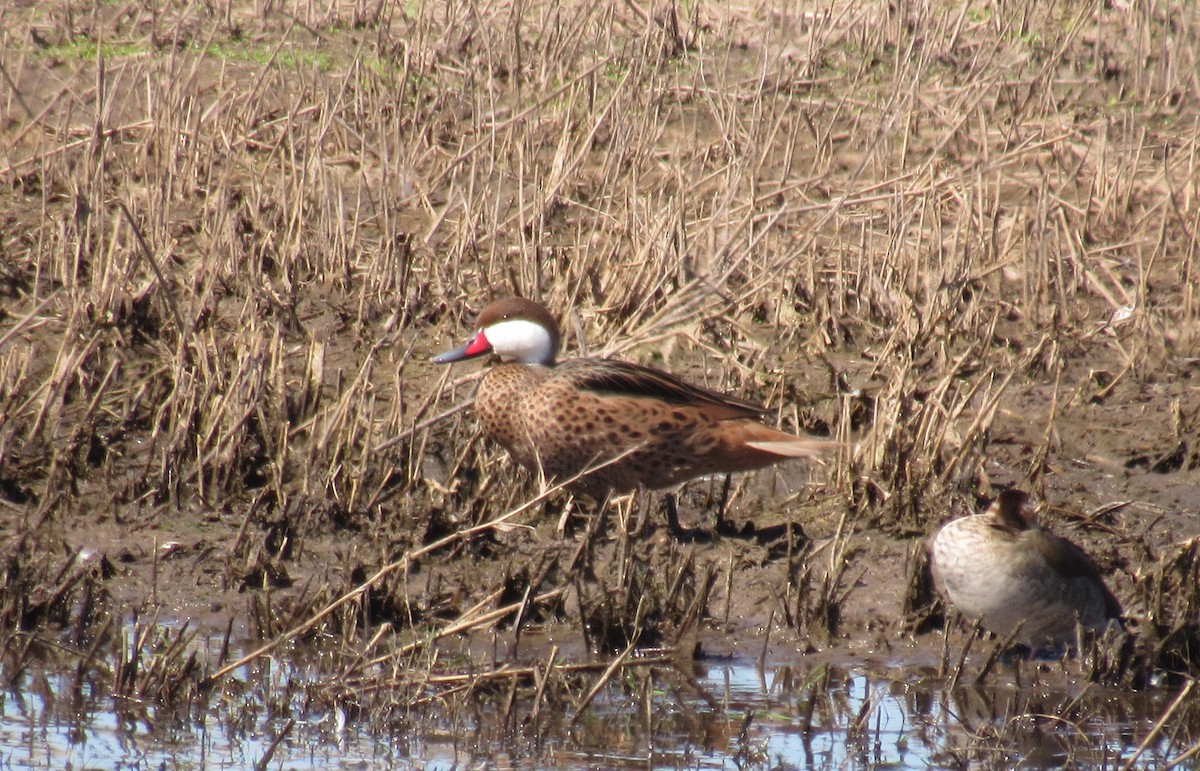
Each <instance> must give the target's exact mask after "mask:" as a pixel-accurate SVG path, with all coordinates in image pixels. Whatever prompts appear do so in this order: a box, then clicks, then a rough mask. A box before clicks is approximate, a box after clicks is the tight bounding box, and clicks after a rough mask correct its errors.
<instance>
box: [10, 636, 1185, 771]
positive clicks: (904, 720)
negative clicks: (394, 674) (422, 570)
mask: <svg viewBox="0 0 1200 771" xmlns="http://www.w3.org/2000/svg"><path fill="white" fill-rule="evenodd" d="M5 674H6V675H7V676H9V677H12V673H8V672H6V673H5ZM1012 674H1013V673H1012V672H1006V671H1003V670H1001V671H998V672H996V673H994V674H993V676H992V678H991V680H990V682H991V685H990V686H989V687H987V688H971V687H960V688H956V689H955V690H954V691H953V692H952V693H951V692H949V691H947V690H946V688H945V683H944V680H942V679H940V678H937V677H934V676H932V674H931V673H930V672H929V671H928V670H927V669H926V668H923V667H917V666H913V665H912V662H908V663H907V664H906V663H905V662H897V663H896V664H895V665H894V666H880V665H878V664H871V665H868V664H867V663H866V662H861V663H855V662H848V663H846V664H840V663H839V664H838V665H828V664H810V663H808V662H807V661H805V660H804V659H803V658H801V660H800V661H799V662H797V663H793V664H790V665H783V664H778V663H776V664H773V665H770V666H767V667H766V668H764V669H760V668H759V667H758V666H757V664H756V662H754V661H745V660H730V661H721V662H714V663H709V664H700V665H696V666H695V667H694V668H693V669H692V670H691V671H688V672H683V671H680V670H679V669H676V668H673V667H656V668H653V669H651V668H645V669H640V670H639V669H633V670H630V673H629V676H627V677H623V678H622V677H618V678H615V679H614V682H613V683H612V684H610V685H609V686H607V687H606V688H605V690H604V691H603V692H602V693H601V694H600V695H599V696H598V697H597V699H596V700H595V701H594V702H593V703H592V705H591V707H590V708H589V709H588V710H587V711H586V712H584V713H583V714H582V715H580V717H579V719H578V720H577V721H576V722H575V723H574V724H571V723H569V721H567V720H566V719H565V713H564V710H565V708H562V709H557V713H556V714H555V715H553V716H552V717H551V719H549V720H547V721H544V722H543V723H541V724H540V725H541V727H540V729H539V731H538V732H537V736H531V735H530V732H529V731H528V730H522V729H521V728H515V729H514V727H515V726H522V725H526V726H527V725H528V724H527V723H526V722H525V719H526V718H527V716H528V715H527V712H525V711H522V710H527V708H528V705H527V704H524V703H522V702H521V701H520V700H517V701H516V702H514V705H515V706H514V710H515V711H518V712H520V714H517V715H516V718H515V720H512V721H508V720H505V719H504V718H503V717H502V716H500V715H499V714H498V712H497V710H498V708H497V707H496V706H495V704H496V702H498V701H500V700H492V701H489V700H486V699H481V700H480V701H479V702H478V705H477V706H476V708H475V709H473V710H472V709H457V710H455V711H454V714H453V715H452V716H451V715H448V714H446V713H444V712H443V713H439V712H438V711H437V710H436V709H433V708H431V709H429V710H428V711H426V712H422V713H417V712H414V711H411V710H406V711H405V714H404V716H403V717H402V719H400V720H398V721H393V722H392V723H391V724H390V725H391V726H392V727H391V728H380V727H379V724H378V722H373V721H371V720H366V719H363V720H355V719H352V718H349V717H348V716H347V711H346V710H344V709H342V708H340V707H335V708H329V707H328V706H324V707H321V708H313V707H310V706H309V705H310V704H311V703H313V700H311V699H310V698H309V697H308V696H307V691H306V687H307V686H308V685H309V684H311V683H315V682H317V681H318V679H319V675H318V674H317V668H316V667H314V666H313V665H312V663H311V660H310V662H309V663H307V664H304V665H280V662H279V660H271V661H267V662H263V663H262V664H261V665H259V666H256V667H255V668H253V669H250V668H247V669H246V670H245V671H242V672H239V673H236V674H235V676H233V677H232V678H231V680H230V684H231V687H228V688H225V689H223V690H222V691H220V692H219V693H216V694H213V695H212V696H211V697H210V698H209V699H208V700H207V701H206V702H205V703H204V704H196V705H193V707H194V708H193V709H190V710H189V709H186V708H185V709H183V710H181V711H182V712H185V713H186V714H182V715H181V714H179V713H178V712H172V713H164V712H156V711H155V710H154V709H153V708H152V707H150V706H148V705H145V704H140V703H136V702H132V701H121V700H114V699H113V698H112V697H111V696H109V695H107V694H108V692H109V689H108V688H106V686H105V683H104V682H101V681H100V680H101V679H102V678H94V679H92V680H84V681H83V686H82V687H79V688H77V687H76V685H75V683H76V682H78V681H77V680H76V678H75V676H74V673H73V672H51V671H47V670H41V669H38V668H36V667H30V668H29V669H28V670H26V671H23V672H22V673H20V674H18V675H17V676H16V677H15V680H13V681H12V684H11V687H10V688H9V689H8V690H6V691H4V692H3V693H0V747H2V748H3V749H0V767H2V768H76V769H78V768H126V769H142V768H145V769H158V768H167V769H225V768H248V767H254V766H255V764H256V763H258V762H259V761H260V760H261V759H262V758H264V756H266V755H267V753H268V752H269V748H270V747H271V745H272V743H273V741H274V740H275V738H276V737H277V735H278V733H279V732H280V731H281V730H283V729H284V727H285V726H287V725H288V723H289V721H290V720H294V723H293V724H292V725H291V727H290V729H289V730H288V732H287V735H286V737H285V738H284V739H283V740H282V741H281V742H279V745H278V747H277V748H276V749H275V751H274V754H273V755H272V756H271V759H270V762H269V763H268V764H267V767H269V768H288V769H293V768H295V769H303V768H346V769H375V768H397V767H399V768H406V767H412V768H416V767H420V768H432V769H450V768H456V767H462V766H470V767H479V766H486V767H488V768H506V767H531V766H550V765H552V766H555V767H563V768H597V767H624V766H637V767H642V768H645V767H651V768H739V767H740V768H747V767H750V768H780V767H782V768H803V769H840V768H863V767H895V768H938V767H960V766H962V765H964V764H971V765H983V766H989V765H995V766H1014V765H1017V764H1018V763H1019V764H1020V765H1021V767H1024V768H1058V767H1061V766H1062V765H1063V764H1064V763H1066V762H1070V761H1073V762H1076V763H1078V764H1080V765H1085V766H1089V767H1119V766H1120V765H1122V764H1123V763H1124V762H1125V761H1126V760H1128V759H1129V758H1130V757H1132V755H1133V753H1134V752H1135V750H1136V749H1137V747H1138V745H1139V744H1140V743H1141V742H1142V740H1143V739H1144V738H1145V736H1146V735H1147V734H1148V733H1149V731H1150V728H1151V727H1152V725H1153V723H1154V721H1155V719H1156V718H1157V716H1158V715H1159V714H1161V713H1162V711H1163V710H1165V709H1166V708H1167V706H1168V705H1169V704H1170V703H1171V701H1172V699H1173V698H1174V694H1172V693H1169V692H1166V691H1158V692H1148V693H1143V694H1128V693H1125V694H1119V693H1115V692H1112V691H1109V690H1105V689H1100V688H1074V687H1067V688H1062V687H1052V686H1050V685H1048V684H1046V683H1041V684H1039V683H1034V684H1032V685H1026V686H1024V687H1022V688H1016V687H1013V685H1012V683H1013V679H1014V678H1013V677H1012V676H1011V675H1012ZM1025 677H1026V678H1028V673H1025ZM1034 679H1036V678H1034ZM321 703H322V704H326V705H327V702H321ZM439 703H440V702H438V701H437V700H435V701H434V702H431V704H432V705H433V706H434V707H436V706H437V705H438V704H439ZM565 711H571V710H565ZM1188 720H1190V721H1192V725H1190V726H1188V725H1186V722H1187V721H1188ZM1195 722H1196V716H1195V710H1194V709H1193V710H1191V712H1190V713H1188V715H1187V716H1185V718H1184V721H1183V723H1180V724H1176V725H1175V728H1174V730H1176V731H1180V733H1179V735H1178V736H1175V735H1174V734H1172V736H1171V737H1168V736H1166V735H1164V736H1163V737H1162V738H1160V739H1159V740H1157V741H1156V742H1152V743H1151V745H1150V746H1149V748H1148V749H1147V750H1146V751H1144V752H1143V754H1142V755H1141V756H1140V758H1139V759H1138V761H1137V763H1136V765H1137V766H1138V767H1143V768H1159V767H1162V766H1163V765H1164V763H1165V762H1166V761H1167V760H1168V759H1169V758H1171V757H1175V756H1177V755H1178V754H1179V753H1181V752H1182V751H1183V750H1184V749H1186V747H1187V741H1188V740H1187V739H1186V738H1184V737H1189V736H1190V737H1192V739H1191V741H1195V737H1196V736H1197V731H1196V730H1195V728H1196V726H1195V725H1194V723H1195ZM397 726H400V727H397ZM1165 733H1169V732H1164V734H1165Z"/></svg>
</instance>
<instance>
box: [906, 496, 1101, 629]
mask: <svg viewBox="0 0 1200 771" xmlns="http://www.w3.org/2000/svg"><path fill="white" fill-rule="evenodd" d="M930 555H931V558H932V564H931V567H932V570H933V577H934V582H935V584H936V585H937V587H938V589H939V590H940V591H941V593H942V595H943V596H945V597H946V598H947V599H949V601H950V602H951V603H953V604H954V606H955V607H956V608H958V610H959V611H960V612H961V613H963V615H965V616H969V617H971V618H976V619H979V621H980V623H981V625H982V626H983V627H984V628H985V629H987V630H989V631H991V632H995V633H996V634H998V635H1000V636H1002V637H1008V636H1009V635H1011V634H1013V632H1014V631H1016V630H1018V628H1019V631H1017V636H1016V638H1015V639H1016V641H1017V642H1020V643H1023V644H1024V645H1027V646H1029V647H1031V648H1035V649H1037V648H1041V647H1045V646H1051V647H1052V646H1059V645H1068V646H1069V645H1071V644H1073V643H1074V642H1075V639H1076V632H1075V628H1076V624H1077V623H1078V624H1079V625H1081V626H1082V627H1083V628H1084V629H1086V630H1090V631H1095V632H1102V631H1103V630H1104V629H1105V627H1107V626H1108V625H1109V624H1110V623H1116V624H1117V625H1118V626H1119V625H1120V616H1121V606H1120V604H1119V603H1118V602H1117V599H1116V598H1115V597H1114V596H1113V594H1112V592H1110V591H1109V590H1108V587H1107V586H1105V584H1104V579H1103V578H1102V577H1101V576H1100V571H1099V570H1098V569H1097V568H1096V565H1095V563H1094V562H1092V560H1091V558H1089V557H1088V555H1087V554H1085V553H1084V552H1083V551H1082V550H1081V549H1080V548H1079V547H1078V546H1076V545H1075V544H1073V543H1071V542H1070V541H1068V540H1066V539H1065V538H1060V537H1058V536H1056V535H1054V534H1052V533H1048V532H1046V531H1045V530H1043V529H1042V528H1041V526H1040V525H1039V524H1038V520H1037V513H1036V511H1035V510H1034V507H1033V505H1032V504H1031V502H1030V501H1029V496H1028V495H1026V494H1025V493H1024V492H1021V491H1020V490H1005V491H1004V492H1002V493H1001V494H1000V497H999V498H998V499H996V500H995V501H993V502H992V504H991V505H990V506H989V507H988V508H987V510H986V511H984V512H983V513H982V514H975V515H971V516H967V517H962V518H960V519H956V520H954V521H952V522H950V523H948V524H946V525H945V526H944V527H942V529H941V530H939V531H938V532H937V534H936V535H935V536H934V537H933V539H932V541H931V542H930Z"/></svg>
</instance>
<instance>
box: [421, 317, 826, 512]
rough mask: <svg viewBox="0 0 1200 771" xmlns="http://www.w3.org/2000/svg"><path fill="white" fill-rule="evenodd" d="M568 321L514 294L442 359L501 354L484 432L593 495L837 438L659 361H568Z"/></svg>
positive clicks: (754, 462)
mask: <svg viewBox="0 0 1200 771" xmlns="http://www.w3.org/2000/svg"><path fill="white" fill-rule="evenodd" d="M561 345H562V333H561V331H560V329H559V325H558V322H557V321H556V320H555V318H554V316H553V315H551V313H550V311H549V310H547V309H546V307H545V306H544V305H542V304H541V303H537V302H534V301H533V300H529V299H526V298H522V297H506V298H503V299H499V300H496V301H494V302H491V303H489V304H488V305H487V306H485V307H484V308H483V310H482V311H481V312H480V313H479V317H478V320H477V328H476V329H475V331H474V333H473V334H472V335H471V336H470V337H469V339H468V340H467V341H466V342H465V343H464V344H462V345H461V346H459V347H457V348H455V349H453V350H450V351H446V352H445V353H442V354H439V355H437V356H434V357H433V359H432V361H433V362H435V363H439V364H448V363H451V362H458V361H464V360H467V359H473V358H477V357H481V356H488V355H491V356H492V357H493V358H494V359H496V360H498V362H497V363H496V364H495V365H494V366H492V367H491V368H490V369H489V370H488V371H487V372H486V373H485V375H484V377H483V379H482V380H481V381H480V384H479V387H478V389H477V391H476V394H475V404H474V409H475V413H476V416H477V418H478V420H479V423H480V425H481V427H482V431H483V434H484V435H485V436H486V437H487V438H488V439H490V440H492V441H494V442H495V443H496V444H499V445H500V446H501V447H503V448H504V449H505V450H507V451H508V454H509V455H510V456H511V457H512V458H513V459H514V460H515V461H516V462H517V463H519V464H520V465H522V466H524V467H525V468H527V469H529V470H530V471H532V472H534V473H536V474H540V475H543V477H544V478H545V479H548V480H551V479H552V480H559V481H569V482H570V484H569V487H570V488H571V489H573V490H576V491H580V492H585V493H590V494H591V495H593V496H594V497H597V498H599V497H603V496H606V495H609V494H620V493H625V492H630V491H634V490H638V489H646V490H659V489H663V488H668V487H672V486H674V485H677V484H680V483H682V482H685V481H687V480H690V479H694V478H697V477H703V476H708V475H717V474H727V473H734V472H741V471H751V470H754V469H759V468H763V467H765V466H769V465H771V464H773V463H777V462H780V461H785V460H791V459H795V458H807V457H812V456H814V455H817V454H819V453H821V452H823V451H826V450H828V449H830V448H831V447H834V446H835V445H836V443H835V442H831V441H827V440H822V439H816V438H813V437H808V436H799V435H795V434H791V433H788V432H786V431H782V430H780V429H777V428H774V427H772V426H770V425H768V424H767V423H766V422H765V420H766V419H767V417H768V415H769V414H770V413H769V412H768V411H767V410H766V409H764V408H763V407H761V406H759V405H757V404H754V403H752V402H749V401H745V400H743V399H740V398H737V397H735V396H730V395H727V394H723V393H719V392H717V391H712V390H709V389H707V388H701V387H699V386H695V385H691V384H689V383H687V382H685V381H683V380H681V379H680V378H678V377H676V376H674V375H671V374H669V373H667V372H663V371H661V370H658V369H654V368H651V367H646V366H642V365H639V364H633V363H630V362H626V361H620V360H616V359H608V358H575V359H567V360H565V361H559V359H558V355H559V352H560V348H561Z"/></svg>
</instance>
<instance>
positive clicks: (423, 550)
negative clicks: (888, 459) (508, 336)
mask: <svg viewBox="0 0 1200 771" xmlns="http://www.w3.org/2000/svg"><path fill="white" fill-rule="evenodd" d="M640 447H641V445H636V446H634V447H631V448H629V449H628V450H627V451H625V452H623V453H621V454H620V455H617V456H615V457H613V458H610V459H608V460H606V461H605V462H604V463H600V464H597V465H595V466H589V467H588V468H586V469H584V470H582V471H580V472H579V473H578V474H576V475H574V476H573V477H571V478H569V479H565V480H563V481H562V482H559V483H557V484H555V485H552V486H550V487H548V488H546V489H545V490H543V491H542V492H540V493H538V494H537V495H536V496H534V497H533V498H530V499H529V500H528V501H526V502H525V503H523V504H521V505H520V506H518V507H516V508H515V509H512V510H511V511H509V512H507V513H505V514H502V515H500V516H499V517H496V518H495V519H493V520H489V521H488V522H484V523H482V524H479V525H475V526H474V527H469V528H467V529H466V530H460V531H458V532H455V533H451V534H449V535H447V536H444V537H442V538H439V539H438V540H436V541H434V542H433V543H429V544H426V545H425V546H422V547H420V548H419V549H414V550H412V551H410V552H407V553H405V555H404V556H403V557H401V558H400V559H398V560H395V561H394V562H390V563H388V564H387V565H384V566H383V567H382V568H380V569H379V570H377V571H376V572H375V574H374V575H372V576H371V577H370V578H368V579H367V580H366V581H364V582H363V583H361V584H359V585H358V586H356V587H354V588H353V589H351V590H350V591H349V592H347V593H346V594H343V595H342V596H341V597H339V598H337V599H336V600H334V601H333V602H331V603H329V604H328V605H326V606H325V607H324V608H322V609H321V610H320V611H318V612H317V613H315V614H314V615H312V616H310V617H309V618H308V619H306V620H305V621H303V622H301V623H299V624H297V625H296V626H294V627H292V628H291V629H289V630H287V631H286V632H284V633H283V634H280V635H277V636H275V638H273V639H272V640H271V641H270V642H268V643H266V644H265V645H262V646H259V647H258V648H256V649H255V650H253V651H251V652H250V653H247V654H246V655H245V656H242V657H241V658H240V659H238V660H237V661H235V662H233V663H231V664H227V665H226V666H224V667H222V668H221V669H219V670H217V671H216V672H214V673H213V674H212V675H209V676H208V677H207V678H205V679H204V681H203V684H204V685H205V686H206V687H208V686H211V685H213V684H215V683H216V682H217V681H218V680H220V679H221V678H223V677H225V675H227V674H229V673H230V672H232V671H234V670H235V669H238V668H239V667H243V666H245V665H246V664H248V663H250V662H251V661H254V660H255V659H257V658H259V657H260V656H263V655H265V654H267V653H270V652H271V651H273V650H275V649H276V648H277V647H279V646H280V645H282V644H283V643H284V642H286V641H287V640H290V639H292V638H293V637H295V636H297V635H300V634H303V633H304V632H307V631H308V630H310V629H312V628H313V627H315V626H316V625H317V624H319V623H320V622H321V621H322V620H323V619H325V618H326V617H328V616H329V614H331V613H333V612H334V611H335V610H337V609H338V608H340V607H342V606H343V605H345V604H346V603H348V602H350V601H351V600H353V599H356V598H357V597H361V596H362V595H363V594H365V593H366V592H367V591H368V590H369V589H371V587H373V586H375V585H376V584H378V583H379V582H380V581H382V580H383V579H384V578H386V577H387V576H389V575H391V574H392V573H394V572H395V571H396V570H398V569H400V568H404V569H405V570H407V569H408V565H409V564H410V563H411V562H412V561H413V560H416V559H420V558H421V557H423V556H425V555H426V554H429V553H431V552H435V551H437V550H438V549H441V548H444V547H446V546H449V545H450V544H452V543H454V542H455V541H458V540H460V539H463V538H469V537H471V536H473V535H478V534H479V533H483V532H486V531H488V530H493V529H498V528H503V527H504V526H505V525H507V524H508V522H509V520H511V519H513V518H514V517H516V516H517V515H519V514H521V513H523V512H525V511H528V510H529V509H531V508H533V507H534V506H536V505H538V504H539V503H541V502H542V501H544V500H546V499H547V498H549V497H550V496H552V495H554V494H555V493H557V492H558V491H559V490H562V489H564V488H565V487H567V486H569V485H572V484H574V483H575V482H577V481H579V480H580V479H582V478H583V477H584V476H587V475H588V474H591V473H593V472H595V471H599V470H601V469H603V468H605V467H606V466H609V465H611V464H613V463H617V462H619V461H620V460H621V459H622V458H624V457H625V456H627V455H629V454H630V453H632V452H636V451H637V450H638V449H640ZM566 589H567V588H566V587H565V586H564V587H559V588H558V589H554V590H553V591H550V592H546V593H545V594H542V595H538V597H537V598H536V599H535V602H544V601H546V600H549V599H553V598H554V597H557V596H559V595H560V594H562V593H563V592H565V591H566ZM521 605H522V603H521V602H517V603H513V604H512V605H509V606H506V607H505V608H501V609H500V610H498V611H493V612H492V613H489V614H487V615H486V616H485V617H481V618H487V619H488V620H495V619H496V618H503V617H504V616H505V615H507V614H508V613H511V612H513V611H514V610H518V609H520V607H521ZM480 623H486V622H485V621H481V620H480V619H474V620H472V621H469V622H466V621H461V620H460V621H456V622H455V623H454V624H453V625H451V626H452V628H455V631H462V630H465V629H469V628H471V627H473V626H475V625H477V624H480ZM446 634H453V632H452V631H449V632H448V631H446V630H445V629H443V630H442V631H440V632H438V633H435V634H434V635H433V636H432V637H431V638H428V639H426V640H424V641H421V642H413V643H410V644H409V645H406V646H404V648H403V649H401V651H400V652H398V653H392V654H389V656H394V655H401V654H403V653H411V652H412V651H414V650H417V649H418V648H420V647H422V646H424V645H426V644H428V643H429V642H432V641H433V640H436V639H439V638H441V637H444V636H446ZM386 658H387V657H382V658H381V659H379V660H386Z"/></svg>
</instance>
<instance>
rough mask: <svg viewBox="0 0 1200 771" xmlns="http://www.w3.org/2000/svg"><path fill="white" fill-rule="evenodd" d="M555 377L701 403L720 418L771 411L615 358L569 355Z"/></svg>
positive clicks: (604, 389)
mask: <svg viewBox="0 0 1200 771" xmlns="http://www.w3.org/2000/svg"><path fill="white" fill-rule="evenodd" d="M553 377H556V378H558V377H561V378H566V379H568V380H569V381H570V383H571V385H573V386H574V387H575V388H578V389H580V390H582V391H593V392H596V393H601V394H610V395H619V396H632V397H642V398H647V399H659V400H661V401H664V402H668V403H670V404H679V405H687V406H692V407H701V408H704V409H705V410H706V411H710V414H712V415H713V416H714V417H717V418H718V419H730V418H753V419H759V418H763V417H766V416H768V415H770V414H771V413H770V411H769V410H767V409H765V408H763V407H761V406H759V405H757V404H755V403H753V402H749V401H746V400H744V399H739V398H737V397H736V396H730V395H728V394H723V393H719V392H717V391H710V390H709V389H707V388H701V387H699V386H694V385H691V384H690V383H686V382H684V381H683V380H680V379H679V378H677V377H675V376H674V375H671V374H669V373H667V372H663V371H662V370H658V369H654V368H652V367H643V366H642V365H640V364H631V363H629V362H625V361H617V360H615V359H569V360H567V361H564V362H561V363H559V364H558V365H556V366H555V367H554V374H553Z"/></svg>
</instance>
